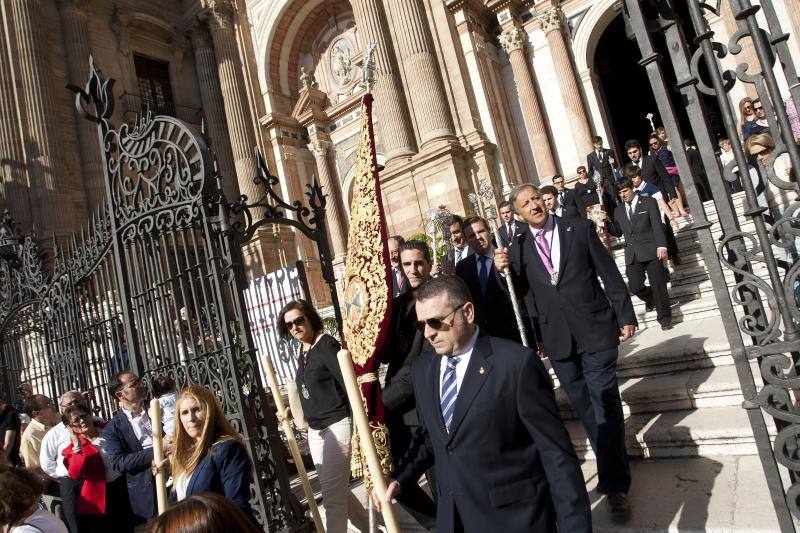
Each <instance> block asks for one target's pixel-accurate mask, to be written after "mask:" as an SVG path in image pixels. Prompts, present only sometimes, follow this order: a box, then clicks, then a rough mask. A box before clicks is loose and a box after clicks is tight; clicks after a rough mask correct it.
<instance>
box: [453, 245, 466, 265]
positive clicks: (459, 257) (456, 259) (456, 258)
mask: <svg viewBox="0 0 800 533" xmlns="http://www.w3.org/2000/svg"><path fill="white" fill-rule="evenodd" d="M460 252H461V253H460V255H459V250H458V248H453V265H454V266H455V265H457V264H458V262H459V261H463V260H464V259H465V258H466V257H467V254H468V253H469V246H467V245H466V244H465V245H464V247H463V248H462V249H461V250H460Z"/></svg>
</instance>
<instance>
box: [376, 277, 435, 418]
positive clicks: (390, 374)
mask: <svg viewBox="0 0 800 533" xmlns="http://www.w3.org/2000/svg"><path fill="white" fill-rule="evenodd" d="M415 303H416V299H415V298H414V292H413V291H409V292H406V293H403V294H401V295H400V296H398V297H397V298H395V299H394V301H393V302H392V318H391V322H390V327H391V330H390V331H391V334H390V336H389V342H388V343H386V345H387V346H388V348H387V351H386V355H385V356H384V358H383V360H384V361H387V362H388V363H389V366H388V368H387V369H386V382H385V385H384V386H383V387H382V388H381V396H382V397H383V405H384V407H385V408H386V410H387V416H388V417H389V419H390V422H391V421H402V423H403V424H405V425H407V426H416V425H419V421H418V420H417V410H416V409H415V408H414V405H415V403H414V388H413V387H412V385H411V364H412V363H413V362H414V360H415V359H416V358H417V357H419V354H420V353H421V352H422V348H423V346H424V345H426V344H427V341H426V340H425V336H424V335H423V334H422V332H421V331H419V330H418V329H417V328H416V327H415V326H414V322H416V321H417V311H416V309H415V307H414V306H415ZM390 426H391V423H390Z"/></svg>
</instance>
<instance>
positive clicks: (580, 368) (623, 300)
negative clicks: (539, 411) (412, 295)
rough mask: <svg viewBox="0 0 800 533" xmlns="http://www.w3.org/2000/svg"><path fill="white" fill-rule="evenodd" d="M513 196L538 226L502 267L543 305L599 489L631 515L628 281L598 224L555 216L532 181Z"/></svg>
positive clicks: (507, 252)
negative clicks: (625, 404) (621, 379)
mask: <svg viewBox="0 0 800 533" xmlns="http://www.w3.org/2000/svg"><path fill="white" fill-rule="evenodd" d="M511 201H512V202H514V207H515V208H516V210H517V213H519V214H520V215H522V217H523V218H524V219H525V220H526V221H527V222H528V225H529V226H530V228H531V231H529V232H528V233H526V234H525V235H520V237H519V241H520V245H519V246H515V247H513V248H509V249H505V248H504V249H500V250H497V251H496V253H495V259H494V261H495V267H497V269H498V270H502V269H504V268H506V267H509V266H510V267H511V270H512V275H513V276H514V287H515V288H516V289H517V290H519V291H520V292H521V293H522V294H525V293H527V294H528V298H527V299H526V304H527V305H530V304H531V303H533V305H534V306H535V312H536V313H535V314H536V316H538V318H539V325H540V328H541V332H542V341H543V343H544V349H545V351H546V352H547V354H548V357H549V359H550V364H551V365H552V367H553V370H554V371H555V373H556V375H557V376H558V380H559V382H560V383H561V386H562V387H563V388H564V391H565V392H566V393H567V397H568V398H569V401H570V403H571V404H572V408H573V410H574V411H575V413H576V414H577V415H578V417H579V418H580V419H581V422H582V423H583V426H584V427H585V428H586V434H587V435H588V437H589V441H590V443H591V445H592V448H593V449H594V453H595V456H596V457H597V470H598V481H599V482H598V492H600V493H601V494H606V496H607V497H606V504H607V506H608V508H609V510H610V511H611V512H612V513H615V514H620V515H626V514H627V513H629V511H630V506H629V505H628V500H627V492H628V489H629V488H630V483H631V476H630V468H629V466H628V454H627V451H626V449H625V423H624V422H625V419H624V416H623V414H622V402H621V400H620V396H619V388H618V386H617V356H618V353H619V352H618V345H619V342H620V339H621V340H622V341H626V340H628V339H629V338H630V337H631V336H632V335H633V333H634V332H635V331H636V325H637V322H636V315H635V314H634V312H633V304H632V303H631V297H630V294H629V293H628V287H627V286H626V285H625V281H624V280H623V279H622V275H621V274H620V273H619V270H618V269H617V265H616V264H615V263H614V259H613V258H612V257H611V255H610V254H609V253H608V250H606V248H605V246H603V244H602V243H601V242H600V239H599V238H598V237H597V232H596V231H595V228H594V224H592V223H590V222H588V221H586V220H583V219H579V218H563V219H561V218H556V217H553V216H551V215H550V214H549V213H548V212H547V208H546V207H545V205H544V201H543V200H542V197H541V193H540V192H539V189H538V188H537V187H535V186H533V185H531V184H525V185H519V186H517V187H515V188H514V190H513V191H512V192H511ZM601 279H602V281H603V286H602V287H601V285H600V280H601ZM529 311H530V312H531V314H534V313H533V311H534V310H529Z"/></svg>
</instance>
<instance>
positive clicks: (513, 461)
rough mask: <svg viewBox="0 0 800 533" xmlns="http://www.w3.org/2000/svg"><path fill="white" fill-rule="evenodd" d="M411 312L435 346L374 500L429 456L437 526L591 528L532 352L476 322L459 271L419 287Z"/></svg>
mask: <svg viewBox="0 0 800 533" xmlns="http://www.w3.org/2000/svg"><path fill="white" fill-rule="evenodd" d="M416 314H417V318H418V319H419V323H418V324H419V328H420V329H421V330H422V331H423V332H424V335H425V338H426V339H427V340H428V341H429V342H430V344H431V346H432V347H433V350H432V352H435V353H432V352H426V353H424V354H423V355H422V356H421V357H420V358H419V359H418V360H417V361H416V362H415V363H414V367H413V369H412V374H413V383H414V394H415V397H416V402H417V410H418V412H419V417H420V422H421V424H422V425H421V427H420V429H419V431H418V432H417V433H416V434H415V436H414V446H412V447H411V448H410V449H409V452H408V453H407V454H406V455H405V456H404V457H398V458H395V459H396V462H395V465H396V468H395V471H394V473H393V475H392V477H393V478H394V479H389V480H388V481H389V484H388V490H387V492H386V495H385V498H384V499H383V500H381V499H380V498H379V497H378V496H377V494H376V493H373V501H374V502H375V504H376V505H377V506H378V508H380V507H381V506H382V505H383V504H384V503H386V502H389V501H391V498H392V497H393V496H395V495H396V494H397V493H398V492H399V493H400V494H402V487H404V486H405V484H406V483H408V481H409V480H414V479H416V477H417V476H418V475H419V474H420V473H421V472H423V471H424V470H425V469H427V468H429V467H430V466H431V465H433V466H434V468H435V469H436V479H437V483H438V487H439V491H438V492H439V501H438V513H437V527H438V530H439V531H448V532H451V531H452V532H455V531H464V530H465V529H466V530H469V531H556V529H558V530H559V531H569V532H571V533H580V532H588V531H591V529H592V525H591V524H592V517H591V510H590V507H589V497H588V495H587V493H586V487H585V484H584V479H583V474H582V473H581V470H580V466H579V464H578V459H577V457H576V455H575V451H574V450H573V448H572V443H571V441H570V437H569V434H568V433H567V430H566V428H565V427H564V423H563V422H562V421H561V417H560V416H559V412H558V406H557V405H556V402H555V397H554V394H553V386H552V384H551V382H550V378H549V376H548V375H547V371H546V370H545V368H544V365H543V364H542V362H541V360H540V359H539V358H538V357H537V355H536V353H535V352H533V351H532V350H530V349H527V348H524V347H522V346H520V345H519V344H517V343H514V342H511V341H508V340H505V339H500V338H497V337H492V336H490V335H487V334H486V333H485V332H484V331H482V330H481V329H480V328H478V327H477V326H476V325H475V307H474V306H473V304H472V302H471V298H470V292H469V289H468V288H467V286H466V285H465V284H464V282H463V281H461V280H460V279H458V278H455V277H450V276H445V277H441V278H436V279H433V280H431V281H430V282H428V283H427V284H425V285H424V286H422V287H421V288H420V289H419V290H418V291H417V302H416ZM465 525H466V527H465Z"/></svg>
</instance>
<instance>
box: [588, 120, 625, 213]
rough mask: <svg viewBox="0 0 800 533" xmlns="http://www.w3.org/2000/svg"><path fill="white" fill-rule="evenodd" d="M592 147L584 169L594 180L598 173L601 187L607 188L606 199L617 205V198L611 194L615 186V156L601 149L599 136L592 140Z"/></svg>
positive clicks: (612, 152)
mask: <svg viewBox="0 0 800 533" xmlns="http://www.w3.org/2000/svg"><path fill="white" fill-rule="evenodd" d="M592 146H593V147H594V150H592V151H591V152H589V153H588V154H587V155H586V168H587V170H588V172H589V177H590V178H592V179H594V173H595V172H598V173H600V176H602V178H603V181H604V182H605V184H604V185H603V187H605V188H607V189H608V191H609V193H610V194H609V195H608V198H610V199H611V200H612V201H613V202H614V205H617V204H618V203H619V198H618V197H617V196H616V195H615V194H614V193H613V191H614V190H616V186H617V176H616V171H617V169H618V164H617V156H616V155H615V154H614V151H613V150H611V149H609V148H603V138H602V137H600V136H599V135H595V136H594V137H593V138H592Z"/></svg>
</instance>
